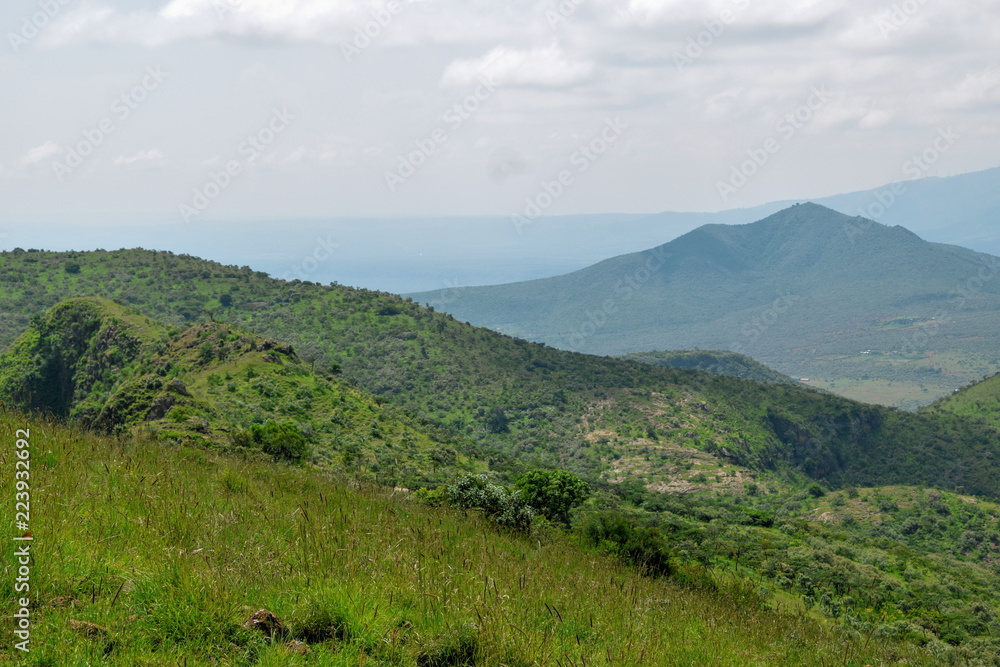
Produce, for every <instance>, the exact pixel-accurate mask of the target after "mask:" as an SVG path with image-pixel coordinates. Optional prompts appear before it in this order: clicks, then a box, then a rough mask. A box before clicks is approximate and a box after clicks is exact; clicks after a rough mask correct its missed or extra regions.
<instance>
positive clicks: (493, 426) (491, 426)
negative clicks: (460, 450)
mask: <svg viewBox="0 0 1000 667" xmlns="http://www.w3.org/2000/svg"><path fill="white" fill-rule="evenodd" d="M509 423H510V420H508V419H507V414H506V413H505V412H504V411H503V408H501V407H499V406H497V407H494V408H493V409H492V410H490V411H489V413H488V414H487V415H486V430H487V431H489V432H490V433H507V432H508V431H509V430H510V429H509V428H508V427H507V425H508V424H509Z"/></svg>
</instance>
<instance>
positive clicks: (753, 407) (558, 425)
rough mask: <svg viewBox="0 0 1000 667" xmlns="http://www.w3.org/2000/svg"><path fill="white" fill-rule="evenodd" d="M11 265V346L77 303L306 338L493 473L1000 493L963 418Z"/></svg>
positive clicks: (324, 296) (36, 262) (298, 294)
mask: <svg viewBox="0 0 1000 667" xmlns="http://www.w3.org/2000/svg"><path fill="white" fill-rule="evenodd" d="M0 257H2V262H0V287H2V288H3V291H2V293H0V302H2V305H3V307H2V308H0V313H2V314H3V319H2V320H0V324H2V325H3V326H4V327H5V331H7V332H8V336H9V340H13V338H14V336H13V331H12V330H13V329H15V328H17V327H27V326H28V325H29V323H30V319H31V318H32V317H33V316H34V315H36V314H38V315H40V314H41V313H42V312H44V310H45V309H46V308H48V307H49V306H51V305H52V304H54V303H55V302H57V301H58V300H60V299H62V298H64V297H65V296H67V295H74V294H82V295H86V294H96V295H99V296H104V297H108V298H116V299H120V300H122V301H123V302H125V303H127V304H129V305H130V306H133V307H135V308H137V309H139V310H140V311H142V312H144V313H146V314H147V315H149V316H153V317H157V318H161V319H164V320H166V321H168V322H170V323H172V324H174V325H175V326H185V325H190V324H193V323H195V322H197V321H198V320H199V319H206V318H207V317H206V315H205V314H204V311H205V310H209V311H211V312H212V313H213V317H214V318H215V319H216V320H218V321H225V322H228V323H230V324H233V325H236V326H239V327H244V328H246V329H248V330H250V331H253V332H255V333H256V334H258V335H263V336H269V337H272V338H274V339H276V340H280V341H282V342H284V343H288V344H291V345H292V346H293V348H294V350H295V353H296V354H297V355H298V357H299V358H300V359H302V360H303V361H304V362H306V363H309V364H311V365H313V366H315V368H316V369H318V370H319V371H320V372H321V373H325V374H339V378H340V380H341V381H343V382H347V383H349V384H350V385H353V386H355V387H357V388H358V389H360V390H363V391H366V392H369V393H371V394H374V395H376V396H377V397H378V398H379V400H380V401H383V402H385V403H388V404H392V405H394V406H395V407H396V408H397V409H402V410H404V411H406V412H407V413H408V414H410V415H413V416H416V417H418V418H419V419H421V420H424V421H426V422H429V423H430V424H432V425H433V426H434V427H436V428H438V429H440V430H442V431H444V432H446V433H447V438H448V439H452V440H454V441H461V440H462V439H468V440H472V441H474V442H475V443H477V444H478V445H479V446H480V447H482V451H483V452H484V455H485V456H486V457H487V463H489V464H490V465H495V464H497V463H499V462H502V461H503V460H504V457H493V456H491V455H489V454H488V453H486V452H490V451H498V452H502V453H503V454H504V456H505V457H506V458H507V459H508V460H513V461H515V462H516V463H515V465H516V466H517V467H518V468H529V467H535V466H543V467H545V466H552V467H560V468H564V469H568V470H571V471H574V472H578V473H581V474H583V475H585V476H587V477H588V478H590V479H594V480H597V479H607V480H614V479H621V478H622V477H623V476H630V477H634V478H637V479H641V480H642V482H643V484H645V485H646V486H647V487H649V488H660V487H663V486H669V485H670V484H671V483H673V482H675V481H677V480H678V478H680V479H682V480H683V481H685V482H688V483H691V484H695V485H697V484H700V482H699V481H698V478H697V473H693V472H691V471H690V470H687V469H685V468H684V467H683V460H684V459H685V458H686V457H687V456H689V455H690V454H692V453H696V454H697V455H698V456H699V457H704V458H705V459H706V460H708V461H714V462H719V463H723V464H725V465H727V466H731V467H733V469H734V471H736V472H740V474H746V473H747V471H750V472H752V473H753V474H755V475H757V474H762V475H769V474H777V475H779V476H781V477H783V478H784V479H789V480H796V479H798V480H801V479H802V475H808V476H811V477H813V478H816V479H821V480H825V481H826V483H828V484H831V485H840V484H847V483H855V484H882V483H898V484H913V483H920V484H928V485H936V486H941V487H943V488H956V487H958V486H961V487H964V489H965V490H966V492H968V493H978V494H983V495H993V496H1000V475H998V474H996V469H997V468H996V466H997V465H998V464H1000V458H998V456H997V443H996V442H995V439H992V436H991V435H990V434H989V433H987V432H986V431H985V430H983V428H982V427H978V426H976V425H973V424H969V423H966V422H965V421H964V420H961V419H958V418H952V417H948V416H927V415H923V416H921V415H910V414H906V413H901V412H899V411H895V410H889V409H884V408H878V407H874V406H865V405H860V404H857V403H853V402H851V401H847V400H844V399H839V398H837V397H832V396H828V395H825V394H821V393H818V392H815V391H811V390H809V389H808V388H805V387H799V386H791V385H765V384H760V383H754V382H750V381H746V380H740V379H736V378H727V377H719V376H711V375H707V374H703V373H699V372H696V371H685V370H679V369H673V368H657V367H653V366H649V365H646V364H639V363H635V362H629V361H623V360H615V359H604V358H597V357H591V356H586V355H581V354H574V353H570V352H565V351H560V350H555V349H552V348H549V347H546V346H544V345H540V344H537V343H528V342H525V341H523V340H518V339H514V338H511V337H508V336H504V335H501V334H497V333H495V332H491V331H489V330H486V329H479V328H474V327H471V326H469V325H466V324H462V323H460V322H457V321H455V320H454V319H453V318H452V317H450V316H447V315H442V314H440V313H434V312H431V311H430V310H429V309H426V308H422V307H420V306H418V305H417V304H415V303H412V302H410V301H407V300H404V299H401V298H399V297H397V296H393V295H389V294H382V293H373V292H366V291H364V290H355V289H351V288H346V287H342V286H336V285H333V286H321V285H316V284H311V283H301V282H293V283H286V282H283V281H278V280H273V279H270V278H268V277H267V276H264V275H262V274H256V273H254V272H252V271H250V270H249V269H246V268H243V269H237V268H235V267H224V266H221V265H219V264H216V263H213V262H207V261H204V260H199V259H196V258H192V257H185V256H175V255H171V254H169V253H159V252H154V251H142V250H135V251H118V252H113V253H109V252H94V253H47V252H24V251H20V252H18V251H15V252H11V253H4V254H3V255H2V256H0ZM21 330H22V331H23V328H22V329H21ZM277 366H278V365H274V366H272V368H277ZM204 382H205V383H206V384H208V378H207V375H206V376H205V377H204ZM227 382H228V381H226V380H225V377H224V375H223V387H215V389H218V390H220V393H224V391H225V387H226V383H227ZM193 384H195V385H197V382H194V383H193ZM283 400H291V399H289V398H287V397H285V398H284V399H283ZM276 407H280V406H276ZM288 417H289V418H294V415H288ZM386 455H387V456H388V453H386ZM378 465H379V466H380V469H384V467H385V466H383V465H382V463H378Z"/></svg>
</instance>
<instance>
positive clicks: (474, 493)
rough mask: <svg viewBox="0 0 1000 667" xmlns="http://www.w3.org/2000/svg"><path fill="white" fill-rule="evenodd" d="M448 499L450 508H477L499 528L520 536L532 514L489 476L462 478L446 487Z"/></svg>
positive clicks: (516, 494)
mask: <svg viewBox="0 0 1000 667" xmlns="http://www.w3.org/2000/svg"><path fill="white" fill-rule="evenodd" d="M448 500H449V501H450V502H451V504H452V505H453V506H454V507H460V508H461V509H477V510H481V511H482V512H483V514H485V515H486V516H488V517H489V518H490V519H492V520H493V522H494V523H496V524H497V525H499V526H503V527H504V528H511V529H513V530H518V531H521V532H524V533H527V532H530V531H531V521H532V519H533V518H534V512H533V511H532V507H531V506H530V504H529V503H527V502H526V501H525V499H524V497H523V496H522V494H520V493H519V492H517V491H515V492H513V493H511V492H510V491H509V490H508V489H507V488H506V487H504V486H501V485H499V484H494V483H493V482H492V481H490V479H489V476H487V475H485V474H480V475H463V476H461V477H459V478H458V479H456V480H455V481H454V482H453V483H452V484H451V485H450V486H448Z"/></svg>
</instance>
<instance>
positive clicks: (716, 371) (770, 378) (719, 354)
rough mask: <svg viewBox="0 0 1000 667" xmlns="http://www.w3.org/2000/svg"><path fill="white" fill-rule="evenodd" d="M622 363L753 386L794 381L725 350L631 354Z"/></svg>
mask: <svg viewBox="0 0 1000 667" xmlns="http://www.w3.org/2000/svg"><path fill="white" fill-rule="evenodd" d="M621 358H622V359H628V360H629V361H638V362H640V363H643V364H651V365H653V366H669V367H671V368H686V369H688V370H695V371H702V372H705V373H712V374H713V375H728V376H730V377H735V378H743V379H746V380H754V381H755V382H775V383H777V384H792V383H794V382H795V380H794V379H792V378H790V377H788V376H787V375H784V374H782V373H779V372H778V371H776V370H772V369H770V368H768V367H767V366H765V365H764V364H761V363H758V362H756V361H754V360H753V359H751V358H750V357H748V356H746V355H745V354H737V353H735V352H727V351H725V350H673V351H670V350H663V351H656V352H633V353H632V354H625V355H622V357H621Z"/></svg>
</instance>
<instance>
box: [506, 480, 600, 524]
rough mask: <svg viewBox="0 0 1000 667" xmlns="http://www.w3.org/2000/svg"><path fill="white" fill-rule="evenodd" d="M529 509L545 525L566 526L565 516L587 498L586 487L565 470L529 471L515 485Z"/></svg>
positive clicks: (588, 491) (588, 490) (567, 521)
mask: <svg viewBox="0 0 1000 667" xmlns="http://www.w3.org/2000/svg"><path fill="white" fill-rule="evenodd" d="M516 487H517V489H518V490H519V491H520V492H521V495H522V496H523V497H524V499H525V501H527V503H528V504H529V505H531V507H532V509H534V510H535V511H536V512H538V513H539V514H541V515H542V516H544V517H545V518H546V519H548V520H549V521H554V522H558V523H561V524H563V525H564V526H569V522H570V519H569V512H570V510H572V509H573V508H574V507H578V506H579V505H580V504H582V503H583V501H584V500H586V499H587V498H588V497H589V496H590V487H589V486H587V483H586V482H584V481H583V480H582V479H580V478H579V477H577V476H576V475H574V474H573V473H569V472H566V471H565V470H531V471H529V472H526V473H524V474H523V475H521V476H520V477H519V478H518V480H517V484H516Z"/></svg>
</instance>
